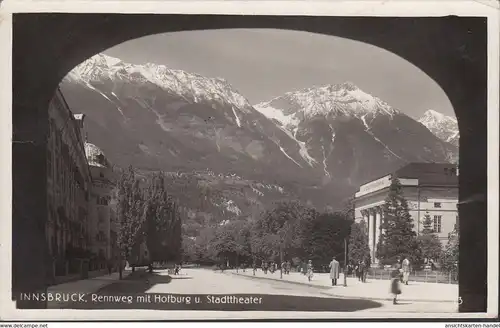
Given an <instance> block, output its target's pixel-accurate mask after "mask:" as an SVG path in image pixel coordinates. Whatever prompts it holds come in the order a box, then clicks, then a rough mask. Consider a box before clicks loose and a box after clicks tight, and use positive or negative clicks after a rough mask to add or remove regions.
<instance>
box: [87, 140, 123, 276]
mask: <svg viewBox="0 0 500 328" xmlns="http://www.w3.org/2000/svg"><path fill="white" fill-rule="evenodd" d="M85 153H86V156H87V160H88V163H89V167H90V172H91V175H92V182H93V185H92V191H91V196H90V202H91V204H92V206H91V215H90V220H89V230H90V239H91V245H92V246H91V247H92V252H93V253H94V254H97V259H96V261H93V263H92V265H93V268H95V269H104V268H106V267H108V266H110V267H113V268H114V267H115V266H116V265H117V263H118V250H117V242H116V239H117V224H116V219H115V212H114V211H113V210H112V208H111V207H110V202H111V194H112V192H113V189H114V187H115V183H116V174H115V172H114V171H113V166H112V164H111V163H110V162H109V161H108V159H107V158H106V156H105V155H104V153H103V152H102V150H101V149H99V148H98V147H97V146H95V145H94V144H91V143H88V142H86V143H85Z"/></svg>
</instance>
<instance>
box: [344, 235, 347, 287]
mask: <svg viewBox="0 0 500 328" xmlns="http://www.w3.org/2000/svg"><path fill="white" fill-rule="evenodd" d="M344 287H347V238H344Z"/></svg>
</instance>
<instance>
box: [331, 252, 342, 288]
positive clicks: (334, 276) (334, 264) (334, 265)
mask: <svg viewBox="0 0 500 328" xmlns="http://www.w3.org/2000/svg"><path fill="white" fill-rule="evenodd" d="M339 277H340V264H339V261H337V260H336V259H335V257H333V259H332V261H331V262H330V279H331V280H332V286H337V280H338V279H339Z"/></svg>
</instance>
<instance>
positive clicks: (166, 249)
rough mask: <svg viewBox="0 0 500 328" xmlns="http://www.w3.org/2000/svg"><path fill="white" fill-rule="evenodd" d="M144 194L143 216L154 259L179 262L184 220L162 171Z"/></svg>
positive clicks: (148, 244)
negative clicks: (168, 190)
mask: <svg viewBox="0 0 500 328" xmlns="http://www.w3.org/2000/svg"><path fill="white" fill-rule="evenodd" d="M145 194H146V196H145V198H146V200H145V203H144V212H143V215H144V222H145V223H146V225H147V229H146V231H147V246H148V249H149V252H150V254H151V258H152V261H160V262H166V261H179V260H180V258H181V249H182V231H181V228H182V221H181V216H180V212H179V210H178V206H177V203H176V202H175V201H173V200H172V198H171V197H170V196H169V195H168V193H167V190H166V187H165V178H164V174H163V173H162V172H160V173H157V174H154V175H153V176H152V177H151V178H150V180H149V186H148V189H147V191H146V193H145Z"/></svg>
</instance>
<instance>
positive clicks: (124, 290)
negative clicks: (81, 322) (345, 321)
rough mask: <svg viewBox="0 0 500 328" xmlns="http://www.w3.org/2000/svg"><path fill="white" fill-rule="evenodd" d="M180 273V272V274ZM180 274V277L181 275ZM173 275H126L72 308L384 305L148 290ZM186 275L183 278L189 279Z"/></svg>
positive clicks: (357, 307)
mask: <svg viewBox="0 0 500 328" xmlns="http://www.w3.org/2000/svg"><path fill="white" fill-rule="evenodd" d="M177 277H179V276H177ZM177 277H176V278H177ZM172 278H173V277H170V276H164V275H159V274H157V273H148V272H136V273H134V274H131V275H130V276H128V277H127V278H126V279H124V280H122V281H118V282H116V283H114V284H111V285H109V286H107V287H104V288H103V289H101V290H100V291H99V292H98V293H96V294H91V295H87V296H86V298H85V301H84V302H79V303H72V304H71V305H70V306H69V307H66V308H72V309H101V310H102V309H144V310H204V311H308V312H328V311H332V312H352V311H359V310H366V309H372V308H378V307H381V306H382V304H381V303H379V302H375V301H371V300H359V299H345V298H332V297H311V296H289V295H267V294H223V295H215V294H214V295H206V294H204V295H200V294H166V293H165V294H163V293H162V294H159V293H155V294H153V293H147V294H146V293H145V292H146V291H147V290H149V289H150V288H152V287H153V286H154V285H156V284H168V283H175V279H172ZM186 278H189V277H184V278H180V279H186Z"/></svg>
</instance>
